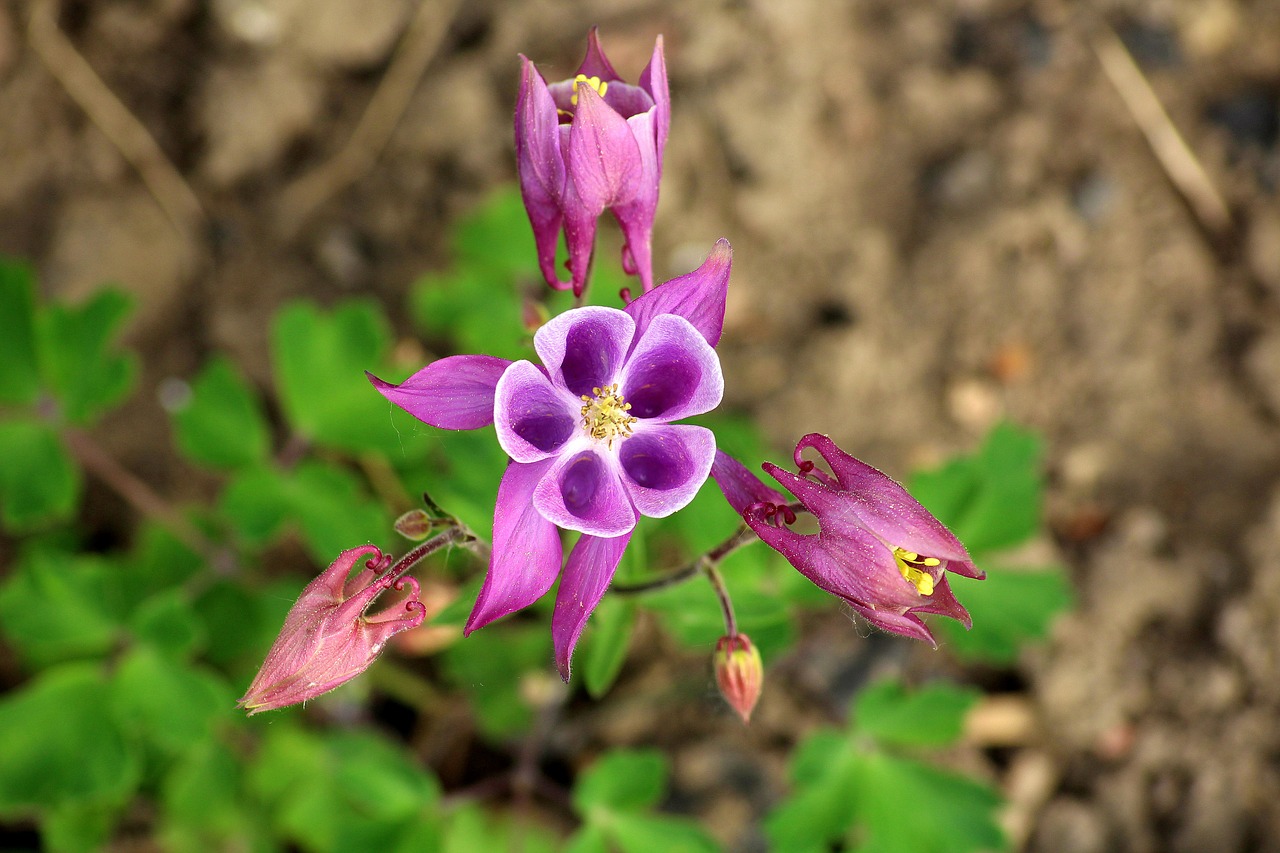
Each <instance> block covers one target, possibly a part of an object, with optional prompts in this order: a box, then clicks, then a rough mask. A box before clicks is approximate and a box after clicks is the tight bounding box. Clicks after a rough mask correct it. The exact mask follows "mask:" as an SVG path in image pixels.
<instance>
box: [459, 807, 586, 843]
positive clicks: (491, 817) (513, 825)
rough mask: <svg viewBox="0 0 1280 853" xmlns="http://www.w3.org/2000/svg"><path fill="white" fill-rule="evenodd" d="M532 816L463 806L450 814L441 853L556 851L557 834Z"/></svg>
mask: <svg viewBox="0 0 1280 853" xmlns="http://www.w3.org/2000/svg"><path fill="white" fill-rule="evenodd" d="M531 818H532V815H523V816H519V817H517V818H516V819H515V820H513V819H511V818H509V817H507V816H506V815H504V814H501V813H496V812H491V811H487V810H485V809H483V808H481V807H480V806H478V805H474V804H467V805H462V806H460V807H458V808H457V809H456V810H454V811H452V812H451V813H450V814H449V817H448V824H447V826H446V828H445V834H444V849H443V853H477V851H483V850H492V851H494V853H497V851H503V850H516V849H519V850H520V851H521V853H556V851H559V850H561V849H562V848H561V845H560V844H559V843H558V840H557V839H556V837H555V836H554V835H552V834H551V833H550V832H548V831H547V830H545V829H543V828H542V827H540V826H538V825H537V824H534V823H531V822H530V819H531ZM601 849H602V850H603V848H601Z"/></svg>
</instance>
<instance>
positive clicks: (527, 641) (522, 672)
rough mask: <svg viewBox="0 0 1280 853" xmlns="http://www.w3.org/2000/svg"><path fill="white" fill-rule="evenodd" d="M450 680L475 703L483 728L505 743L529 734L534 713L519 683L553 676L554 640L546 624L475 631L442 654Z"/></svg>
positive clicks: (502, 625) (505, 625)
mask: <svg viewBox="0 0 1280 853" xmlns="http://www.w3.org/2000/svg"><path fill="white" fill-rule="evenodd" d="M442 657H443V660H444V667H445V672H446V673H447V674H448V675H449V679H450V680H451V681H452V682H453V683H454V684H456V685H457V686H458V687H461V688H462V689H463V690H464V691H465V692H466V694H467V698H468V699H469V700H470V701H471V706H472V708H473V709H474V711H475V713H476V717H477V720H478V722H479V723H480V728H481V730H482V731H484V733H485V734H487V735H488V736H489V737H491V738H494V739H501V738H504V737H508V736H510V735H514V734H516V733H518V732H520V731H522V730H523V729H525V728H526V727H527V726H528V725H529V723H530V722H531V721H532V719H533V710H532V708H530V706H529V704H528V702H527V701H526V700H525V698H524V697H523V696H522V694H521V691H520V681H521V679H522V678H524V677H528V676H529V675H530V674H532V677H535V678H537V677H549V675H548V673H547V667H548V666H549V665H550V663H551V660H552V656H551V635H550V632H548V631H547V628H546V625H544V624H529V623H521V622H506V623H500V624H498V625H491V626H488V627H486V628H484V630H481V631H477V632H475V633H474V634H472V635H471V636H470V637H468V638H467V639H466V640H464V641H463V642H460V643H455V644H454V645H452V646H450V647H449V648H448V649H446V650H445V651H444V653H443V655H442Z"/></svg>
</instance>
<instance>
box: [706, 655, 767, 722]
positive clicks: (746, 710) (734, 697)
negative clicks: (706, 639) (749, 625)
mask: <svg viewBox="0 0 1280 853" xmlns="http://www.w3.org/2000/svg"><path fill="white" fill-rule="evenodd" d="M714 660H715V670H716V684H718V685H719V686H720V695H721V696H723V697H724V699H725V701H726V702H728V703H729V704H730V706H732V707H733V710H735V711H737V712H738V716H739V717H742V722H743V723H744V724H745V723H750V722H751V711H752V710H753V709H754V708H755V707H756V701H757V700H758V699H759V698H760V688H761V687H763V686H764V663H763V662H762V661H761V660H760V651H759V649H757V648H756V647H755V646H754V645H752V643H751V639H750V638H749V637H748V636H747V635H746V634H734V635H732V636H728V637H721V638H720V639H719V641H717V642H716V653H715V658H714Z"/></svg>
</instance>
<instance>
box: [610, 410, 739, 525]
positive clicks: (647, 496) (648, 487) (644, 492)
mask: <svg viewBox="0 0 1280 853" xmlns="http://www.w3.org/2000/svg"><path fill="white" fill-rule="evenodd" d="M715 456H716V437H715V435H714V434H713V433H712V432H711V430H709V429H707V428H706V427H700V426H688V425H684V426H672V425H668V424H662V425H653V426H649V425H645V426H643V427H642V428H641V429H638V430H637V431H636V433H635V435H633V436H631V437H630V438H628V439H627V440H626V441H624V442H623V443H622V447H621V448H620V449H619V450H618V461H619V462H620V463H621V465H622V474H623V477H624V478H625V479H626V484H627V491H628V492H629V493H630V495H631V500H632V502H633V503H634V504H635V507H636V509H638V510H639V511H640V514H641V515H647V516H649V517H650V518H666V517H667V516H668V515H671V514H672V513H673V512H676V511H677V510H680V509H684V507H685V506H687V505H688V504H689V501H691V500H693V496H694V495H696V494H697V493H698V489H700V488H701V487H702V484H703V483H705V482H706V480H707V475H708V474H709V473H710V472H711V465H712V463H713V462H714V460H715Z"/></svg>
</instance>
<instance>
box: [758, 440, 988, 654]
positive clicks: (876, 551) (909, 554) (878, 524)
mask: <svg viewBox="0 0 1280 853" xmlns="http://www.w3.org/2000/svg"><path fill="white" fill-rule="evenodd" d="M809 447H812V448H814V449H815V450H817V451H818V453H819V454H820V455H821V456H822V458H823V459H824V460H825V461H826V463H827V465H829V466H830V468H831V471H832V474H834V475H835V476H834V477H832V476H829V475H827V474H826V473H825V472H823V471H821V470H820V469H818V468H815V467H814V464H813V463H812V462H808V461H805V460H802V459H801V455H802V454H803V452H804V450H805V449H806V448H809ZM794 458H795V463H796V465H797V467H798V468H799V469H800V473H799V474H792V473H791V472H789V471H784V470H783V469H781V468H779V467H778V466H777V465H774V464H772V463H769V462H766V463H764V469H765V470H766V471H768V472H769V474H771V475H772V476H773V478H774V479H775V480H777V481H778V482H779V483H781V484H782V485H783V486H784V487H786V489H787V490H789V491H790V492H791V493H792V494H793V495H795V496H796V497H797V498H798V499H799V501H800V504H801V505H802V506H803V507H804V509H805V510H807V511H809V512H811V513H813V515H814V517H816V518H817V520H818V532H817V533H816V534H810V535H804V534H800V533H796V532H795V531H794V530H792V529H791V528H790V526H789V525H790V524H791V523H793V522H794V521H795V515H794V513H793V512H792V511H791V510H790V509H789V508H787V507H786V506H781V505H778V504H775V503H773V502H770V501H765V502H761V503H757V504H754V505H752V506H751V507H749V508H748V509H747V511H746V512H745V513H744V515H743V517H744V519H745V520H746V522H747V524H749V525H750V526H751V529H752V530H754V531H755V532H756V535H758V536H759V537H760V538H761V539H762V540H764V542H765V543H767V544H768V545H769V546H770V547H772V548H774V549H775V550H777V551H779V552H780V553H781V554H782V555H783V556H784V557H786V558H787V560H788V561H789V562H790V563H791V565H793V566H795V567H796V568H797V569H799V570H800V573H801V574H803V575H804V576H805V577H807V578H808V579H809V580H811V581H813V582H814V583H815V584H817V585H818V586H819V587H821V588H822V589H824V590H826V591H827V592H830V593H832V594H833V595H837V596H839V597H840V598H843V599H844V600H845V601H847V602H849V604H850V605H851V606H852V607H853V609H854V610H856V611H858V612H859V613H861V614H862V615H863V616H865V617H866V618H867V620H868V621H870V622H871V623H872V624H873V625H877V626H879V627H881V628H883V629H884V630H886V631H892V632H894V633H895V634H902V635H904V636H907V637H914V638H916V639H919V640H924V641H925V642H927V643H931V644H932V645H934V646H935V647H936V646H937V642H936V641H935V640H934V638H933V634H932V633H931V632H930V631H929V628H928V627H927V626H926V625H925V624H924V622H923V621H922V620H921V619H920V617H919V616H918V615H917V614H921V613H940V614H942V615H944V616H950V617H951V618H953V619H957V620H959V621H960V622H962V623H964V626H965V627H966V628H968V627H970V626H971V625H972V620H971V619H970V618H969V613H968V611H966V610H965V609H964V606H963V605H961V604H960V602H959V601H957V600H956V597H955V596H954V595H952V593H951V587H950V585H949V584H948V583H947V577H946V574H945V573H946V572H954V573H955V574H958V575H964V576H965V577H969V578H978V579H981V578H984V577H986V575H985V574H984V573H983V572H980V571H979V570H978V569H977V567H975V566H974V564H973V560H972V559H970V557H969V552H968V551H967V550H965V547H964V545H962V544H960V540H959V539H957V538H956V537H955V536H954V535H953V534H952V533H951V531H950V530H948V529H947V528H946V527H945V526H943V524H942V522H940V521H938V519H936V518H934V516H933V515H932V514H931V513H930V512H929V511H928V510H927V509H925V508H924V507H923V506H921V505H920V503H919V502H918V501H917V500H916V499H915V498H913V497H911V495H909V494H908V493H907V490H906V489H904V488H903V487H902V486H901V485H899V484H898V483H897V482H896V481H894V480H893V479H892V478H890V477H889V476H888V475H886V474H884V473H882V472H880V471H878V470H876V469H875V468H872V467H871V466H870V465H867V464H866V463H864V462H861V461H859V460H857V459H855V458H853V457H852V456H850V455H849V454H847V453H845V452H844V451H843V450H841V449H840V448H839V447H837V446H836V444H835V442H833V441H832V440H831V439H830V438H828V437H827V436H825V435H818V434H817V433H811V434H809V435H806V436H805V437H804V438H802V439H800V442H799V443H798V444H797V445H796V449H795V456H794Z"/></svg>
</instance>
